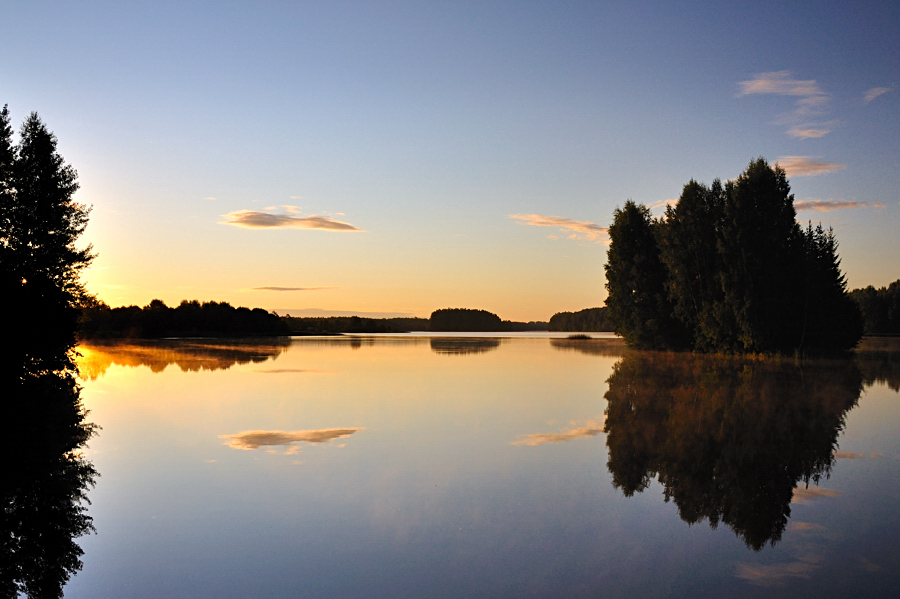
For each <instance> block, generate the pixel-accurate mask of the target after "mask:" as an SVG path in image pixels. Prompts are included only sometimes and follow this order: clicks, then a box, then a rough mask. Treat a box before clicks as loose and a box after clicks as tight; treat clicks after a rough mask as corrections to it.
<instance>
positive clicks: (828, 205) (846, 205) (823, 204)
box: [794, 200, 884, 212]
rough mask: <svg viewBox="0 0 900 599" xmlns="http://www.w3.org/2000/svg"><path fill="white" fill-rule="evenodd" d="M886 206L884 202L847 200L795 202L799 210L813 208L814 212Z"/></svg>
mask: <svg viewBox="0 0 900 599" xmlns="http://www.w3.org/2000/svg"><path fill="white" fill-rule="evenodd" d="M869 206H871V207H872V208H884V204H869V203H868V202H849V201H845V200H800V201H797V202H794V208H795V209H796V210H797V212H803V211H804V210H811V211H813V212H831V211H833V210H847V209H852V208H868V207H869Z"/></svg>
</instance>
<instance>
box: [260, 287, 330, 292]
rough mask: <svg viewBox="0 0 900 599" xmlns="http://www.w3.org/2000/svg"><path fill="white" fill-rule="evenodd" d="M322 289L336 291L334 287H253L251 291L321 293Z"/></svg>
mask: <svg viewBox="0 0 900 599" xmlns="http://www.w3.org/2000/svg"><path fill="white" fill-rule="evenodd" d="M320 289H334V287H274V286H266V287H251V288H250V291H319V290H320Z"/></svg>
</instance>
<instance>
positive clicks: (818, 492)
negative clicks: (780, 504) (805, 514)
mask: <svg viewBox="0 0 900 599" xmlns="http://www.w3.org/2000/svg"><path fill="white" fill-rule="evenodd" d="M838 495H839V493H838V491H834V490H832V489H826V488H825V487H797V488H796V489H794V496H793V498H792V499H791V503H798V504H803V503H809V502H811V501H815V500H816V499H824V498H826V497H837V496H838Z"/></svg>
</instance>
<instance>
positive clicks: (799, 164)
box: [776, 156, 847, 177]
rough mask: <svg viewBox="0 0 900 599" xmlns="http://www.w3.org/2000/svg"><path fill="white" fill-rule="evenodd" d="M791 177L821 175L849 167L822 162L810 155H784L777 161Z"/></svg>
mask: <svg viewBox="0 0 900 599" xmlns="http://www.w3.org/2000/svg"><path fill="white" fill-rule="evenodd" d="M776 162H777V163H778V164H779V165H780V166H781V168H783V169H784V171H785V172H786V173H787V175H788V176H789V177H806V176H811V175H821V174H824V173H830V172H832V171H838V170H841V169H843V168H847V165H846V164H838V163H836V162H821V161H818V160H813V159H812V158H811V157H810V156H782V157H781V158H779V159H778V160H777V161H776Z"/></svg>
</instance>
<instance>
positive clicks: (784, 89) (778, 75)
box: [738, 71, 828, 98]
mask: <svg viewBox="0 0 900 599" xmlns="http://www.w3.org/2000/svg"><path fill="white" fill-rule="evenodd" d="M738 86H740V88H741V93H740V95H742V96H749V95H751V94H776V95H779V96H800V97H801V98H816V97H823V96H824V97H827V96H828V94H826V93H825V92H824V91H822V89H821V88H820V87H819V84H818V83H816V80H815V79H793V78H792V77H791V72H790V71H774V72H770V73H758V74H757V75H755V76H754V77H753V79H750V80H749V81H741V82H740V83H738Z"/></svg>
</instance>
